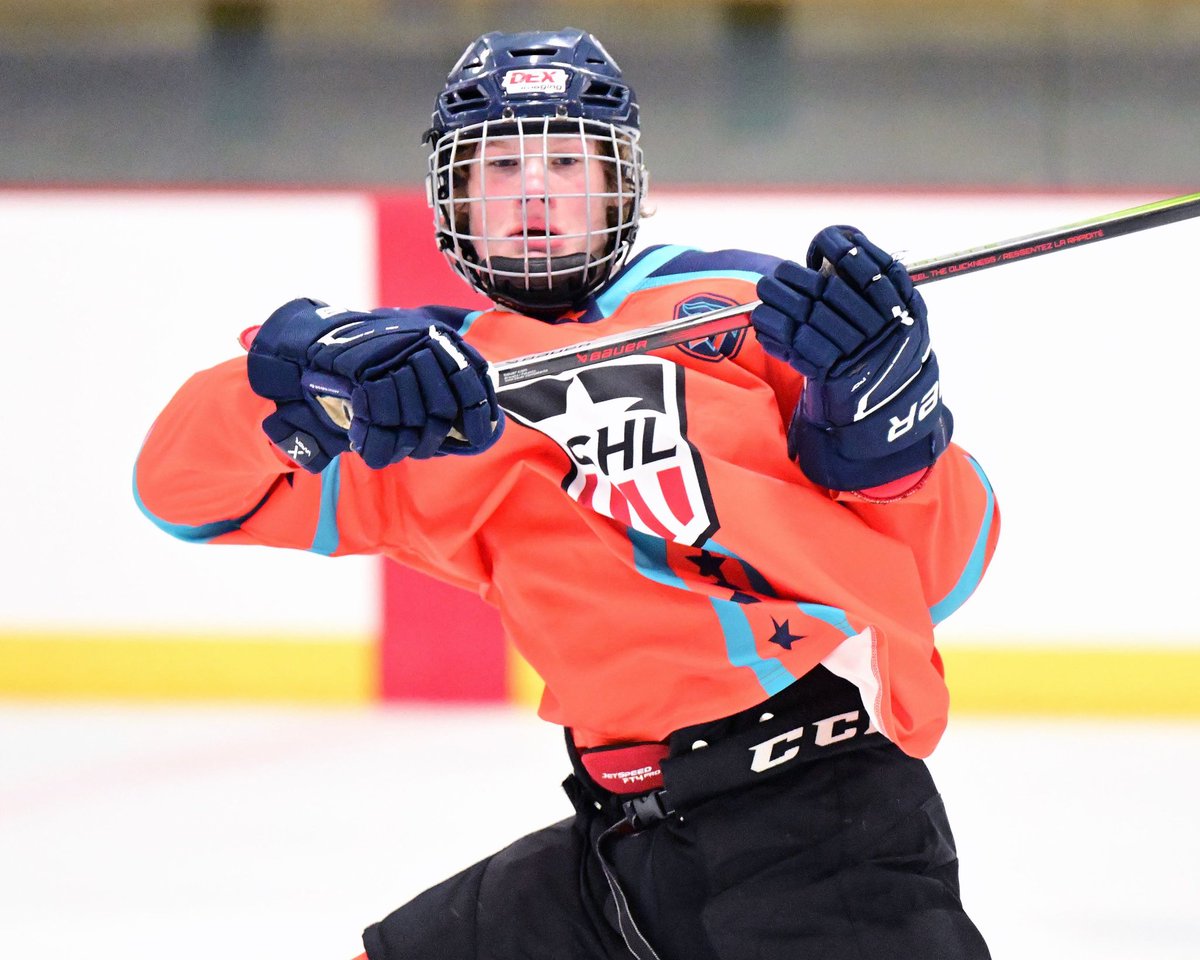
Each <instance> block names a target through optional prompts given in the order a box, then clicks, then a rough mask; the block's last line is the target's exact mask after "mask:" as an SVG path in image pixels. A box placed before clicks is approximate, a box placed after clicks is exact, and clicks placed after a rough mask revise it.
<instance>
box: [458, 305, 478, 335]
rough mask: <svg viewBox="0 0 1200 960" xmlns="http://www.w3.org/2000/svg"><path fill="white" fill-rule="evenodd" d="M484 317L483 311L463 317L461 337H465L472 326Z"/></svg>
mask: <svg viewBox="0 0 1200 960" xmlns="http://www.w3.org/2000/svg"><path fill="white" fill-rule="evenodd" d="M482 316H483V311H482V310H476V311H474V312H473V313H468V314H467V315H466V316H465V317H463V318H462V323H460V324H459V325H458V334H459V336H461V337H465V336H466V335H467V331H468V330H470V329H471V325H472V324H473V323H475V321H476V320H478V319H479V318H480V317H482Z"/></svg>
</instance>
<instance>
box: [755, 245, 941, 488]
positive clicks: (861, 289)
mask: <svg viewBox="0 0 1200 960" xmlns="http://www.w3.org/2000/svg"><path fill="white" fill-rule="evenodd" d="M807 264H808V266H807V267H802V266H800V264H798V263H793V262H791V261H785V262H783V263H781V264H780V265H779V266H778V267H777V268H776V270H775V273H774V275H773V276H770V277H763V278H762V279H761V280H760V281H759V283H758V295H759V297H760V298H761V300H762V301H763V302H762V305H761V306H759V307H757V308H756V309H755V310H754V312H753V313H752V314H751V316H750V320H751V323H752V324H753V326H754V329H755V332H756V334H757V335H758V339H759V342H760V343H762V345H763V348H764V349H765V350H766V351H767V352H768V353H769V354H771V355H772V356H774V357H777V358H779V359H780V360H783V361H785V362H786V363H788V364H789V365H791V366H792V367H793V368H794V369H796V370H798V371H800V372H801V373H802V374H804V376H805V379H806V381H807V382H806V384H805V387H804V393H803V395H802V396H801V399H800V403H799V404H798V405H797V407H796V412H795V415H794V416H793V418H792V423H791V426H790V427H789V430H788V447H789V451H788V452H789V453H790V455H791V456H792V457H793V458H795V459H797V460H798V461H799V463H800V468H801V469H802V470H803V471H804V473H805V475H806V476H807V477H808V478H809V479H810V480H812V481H813V482H814V483H817V484H819V485H821V486H823V487H827V488H828V489H831V490H862V489H865V488H868V487H876V486H880V485H882V484H885V483H890V482H891V481H893V480H898V479H900V478H901V477H904V476H908V475H909V474H912V473H916V472H918V471H920V470H922V469H924V468H926V467H930V466H932V465H933V463H934V462H935V461H936V460H937V458H938V457H939V456H940V455H941V453H942V451H944V450H945V449H946V446H947V444H949V442H950V434H951V431H952V429H953V424H954V421H953V418H952V417H951V416H950V411H949V410H948V409H947V408H946V406H945V405H944V404H943V403H942V402H941V393H940V389H939V383H938V366H937V358H936V357H935V356H934V354H933V351H932V350H931V349H930V346H929V325H928V322H927V320H926V309H925V301H924V300H923V299H922V298H921V295H920V294H919V293H918V292H917V291H916V290H915V289H914V288H913V283H912V280H911V278H910V277H909V275H908V271H907V270H905V269H904V266H903V264H900V263H898V262H897V261H896V260H895V259H894V258H893V257H892V256H891V255H890V254H888V253H886V252H885V251H883V250H881V249H880V248H879V247H877V246H875V245H874V244H873V243H871V242H870V241H869V240H868V239H867V238H866V237H864V236H863V235H862V233H860V232H859V231H858V230H856V229H855V228H854V227H843V226H839V227H826V228H825V229H824V230H822V231H821V232H820V233H818V234H817V236H816V237H815V238H814V240H813V242H812V245H811V246H810V247H809V248H808V257H807Z"/></svg>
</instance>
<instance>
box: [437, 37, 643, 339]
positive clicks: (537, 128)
mask: <svg viewBox="0 0 1200 960" xmlns="http://www.w3.org/2000/svg"><path fill="white" fill-rule="evenodd" d="M639 136H640V132H639V128H638V105H637V99H636V97H635V96H634V93H633V90H632V89H631V88H630V87H629V85H628V84H627V83H625V81H624V79H623V78H622V75H621V69H620V67H618V66H617V63H616V61H614V60H613V59H612V57H611V56H609V54H608V52H607V51H606V50H605V49H604V47H603V46H601V45H600V42H599V41H598V40H596V38H595V37H593V36H592V35H591V34H589V33H585V32H584V31H582V30H576V29H572V28H567V29H563V30H557V31H548V32H531V33H488V34H484V35H483V36H482V37H480V38H479V39H478V40H476V41H475V42H474V43H472V44H471V45H470V46H469V47H467V49H466V51H465V52H464V53H463V55H462V57H460V58H459V61H458V63H456V64H455V65H454V68H453V69H452V70H451V71H450V75H449V76H448V77H447V79H446V85H445V88H444V89H443V90H442V92H441V93H440V94H439V95H438V98H437V104H436V107H435V110H434V113H433V126H432V127H431V128H430V130H429V131H428V132H427V133H426V140H427V141H428V142H431V143H432V145H433V147H432V152H431V154H430V158H429V177H428V190H429V201H430V204H431V206H432V207H433V209H434V223H435V226H436V228H437V238H438V246H439V247H440V248H441V250H442V252H443V253H444V254H445V255H446V258H447V259H448V260H449V261H450V264H451V265H452V266H453V267H454V269H455V270H456V271H457V272H458V273H459V274H460V275H462V276H463V277H464V278H465V279H466V280H467V282H468V283H470V284H471V286H473V287H474V288H475V289H477V290H479V291H480V292H482V293H483V294H484V295H486V296H487V297H489V298H490V299H492V300H495V301H496V302H498V303H502V304H504V305H506V306H509V307H511V308H513V309H515V310H518V311H520V312H524V313H529V314H531V315H534V316H540V317H554V316H557V315H558V314H561V313H562V312H564V311H566V310H569V309H571V308H572V307H575V306H578V305H579V304H580V303H582V302H583V301H584V300H585V299H587V297H588V296H590V295H591V294H592V293H594V292H595V291H596V290H598V289H600V288H601V287H603V286H604V284H605V283H607V282H608V280H609V279H610V278H611V277H612V276H613V274H615V273H616V271H617V270H618V269H620V267H621V265H622V264H623V263H624V262H625V260H626V258H627V257H628V255H629V252H630V250H631V249H632V246H633V240H634V237H635V235H636V233H637V226H638V220H639V218H640V216H641V207H642V198H643V195H644V193H645V185H646V172H645V169H644V167H643V165H642V153H641V147H640V146H639V145H638V138H639Z"/></svg>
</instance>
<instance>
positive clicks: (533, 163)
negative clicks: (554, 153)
mask: <svg viewBox="0 0 1200 960" xmlns="http://www.w3.org/2000/svg"><path fill="white" fill-rule="evenodd" d="M549 199H550V198H549V196H548V190H547V186H546V164H545V163H544V162H543V161H542V158H541V157H529V158H528V159H527V160H526V161H525V201H526V203H546V202H548V201H549Z"/></svg>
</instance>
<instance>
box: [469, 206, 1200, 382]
mask: <svg viewBox="0 0 1200 960" xmlns="http://www.w3.org/2000/svg"><path fill="white" fill-rule="evenodd" d="M1191 217H1200V193H1192V194H1188V195H1187V196H1184V197H1173V198H1171V199H1169V200H1158V201H1156V202H1154V203H1147V204H1145V205H1143V206H1140V207H1131V208H1130V209H1128V210H1120V211H1118V212H1116V213H1109V214H1104V215H1103V216H1099V217H1093V218H1092V219H1090V220H1081V221H1080V222H1079V223H1071V224H1067V225H1066V226H1062V227H1056V228H1054V229H1052V230H1043V231H1041V232H1039V233H1030V234H1026V235H1025V236H1023V237H1014V238H1013V239H1011V240H1001V241H999V242H997V243H989V244H985V245H984V246H981V247H971V248H970V249H967V250H959V251H957V252H956V253H948V254H946V255H944V256H941V257H933V258H932V259H929V260H918V261H916V262H914V263H911V264H908V263H906V264H905V267H906V268H907V270H908V272H909V275H910V276H911V277H912V280H913V284H914V285H916V284H922V283H933V282H934V281H935V280H944V279H945V278H946V277H957V276H961V275H962V274H965V273H974V272H976V271H977V270H986V269H987V268H988V267H999V266H1002V265H1003V264H1006V263H1016V262H1017V261H1019V260H1029V259H1031V258H1033V257H1040V256H1041V255H1043V254H1046V253H1056V252H1057V251H1059V250H1067V249H1070V248H1072V247H1080V246H1084V245H1085V244H1089V243H1095V242H1097V241H1099V240H1108V239H1110V238H1111V237H1120V236H1124V235H1125V234H1129V233H1137V232H1138V231H1140V230H1149V229H1150V228H1151V227H1161V226H1163V225H1165V224H1168V223H1176V222H1178V221H1180V220H1187V219H1190V218H1191ZM760 302H761V301H758V300H754V301H752V302H750V303H742V304H737V305H736V306H732V307H722V308H721V309H719V310H711V311H709V312H707V313H701V314H698V315H696V316H693V317H685V318H684V319H681V320H669V321H667V322H666V323H660V324H657V325H655V326H652V327H644V328H642V329H641V330H634V331H630V332H626V333H616V334H613V335H612V336H608V337H599V338H597V339H595V340H587V341H585V342H583V343H577V344H573V345H571V346H567V347H559V348H558V349H555V350H547V351H545V352H544V353H533V354H529V355H528V356H524V357H514V358H513V359H511V360H501V361H499V362H497V363H493V364H492V365H491V371H492V377H493V380H494V381H495V382H496V386H497V389H501V390H502V389H504V388H505V387H509V386H512V385H513V384H517V383H523V382H525V381H526V380H532V379H534V378H536V377H544V376H547V375H550V374H556V373H563V372H566V371H568V370H574V369H577V368H579V367H586V366H589V365H590V364H593V363H599V362H600V361H602V360H609V359H611V358H613V357H621V356H628V355H631V354H638V353H648V352H649V351H651V350H658V349H659V348H661V347H670V346H674V345H675V344H677V343H687V342H690V341H694V340H703V339H705V338H706V337H712V336H716V335H717V334H718V333H728V332H729V331H731V330H739V329H741V328H742V327H746V326H749V325H750V312H751V311H752V310H753V309H754V308H755V307H757V306H758V305H759V303H760Z"/></svg>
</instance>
